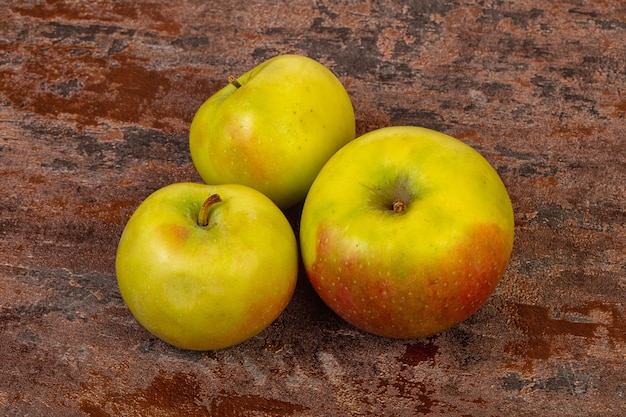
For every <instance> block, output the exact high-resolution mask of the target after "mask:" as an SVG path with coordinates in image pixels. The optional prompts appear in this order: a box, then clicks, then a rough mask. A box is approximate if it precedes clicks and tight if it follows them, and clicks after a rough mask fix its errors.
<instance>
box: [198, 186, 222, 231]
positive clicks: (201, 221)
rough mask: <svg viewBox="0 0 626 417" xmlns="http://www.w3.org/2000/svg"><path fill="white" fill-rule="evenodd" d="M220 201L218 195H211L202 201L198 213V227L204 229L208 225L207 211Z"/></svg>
mask: <svg viewBox="0 0 626 417" xmlns="http://www.w3.org/2000/svg"><path fill="white" fill-rule="evenodd" d="M220 201H222V199H221V198H220V196H219V194H211V195H210V196H209V198H207V199H206V200H204V203H203V204H202V207H200V212H199V213H198V226H201V227H206V226H208V225H209V211H210V210H211V206H213V204H216V203H219V202H220Z"/></svg>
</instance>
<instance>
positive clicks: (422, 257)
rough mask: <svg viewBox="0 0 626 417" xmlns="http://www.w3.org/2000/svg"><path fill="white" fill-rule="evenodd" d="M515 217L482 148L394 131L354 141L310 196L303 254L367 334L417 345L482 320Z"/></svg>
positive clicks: (311, 271) (333, 300)
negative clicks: (478, 316)
mask: <svg viewBox="0 0 626 417" xmlns="http://www.w3.org/2000/svg"><path fill="white" fill-rule="evenodd" d="M513 235H514V221H513V209H512V205H511V201H510V199H509V195H508V193H507V190H506V188H505V186H504V184H503V182H502V180H501V178H500V177H499V176H498V174H497V172H496V171H495V170H494V168H493V167H492V166H491V165H490V164H489V162H488V161H487V160H486V159H485V158H484V157H483V156H482V155H481V154H480V153H479V152H477V151H476V150H475V149H473V148H472V147H470V146H469V145H467V144H464V143H463V142H461V141H459V140H457V139H455V138H453V137H451V136H448V135H445V134H443V133H439V132H436V131H433V130H429V129H425V128H419V127H412V126H395V127H386V128H382V129H379V130H376V131H373V132H370V133H367V134H365V135H363V136H361V137H360V138H357V139H355V140H354V141H352V142H350V143H348V144H347V145H345V146H344V147H343V148H341V149H340V150H339V151H338V152H337V153H336V154H335V155H334V156H333V157H332V158H331V159H330V160H329V161H328V162H327V163H326V164H325V165H324V167H323V168H322V170H321V171H320V173H319V174H318V176H317V178H316V179H315V181H314V182H313V185H312V186H311V189H310V190H309V193H308V195H307V197H306V200H305V203H304V207H303V212H302V218H301V224H300V244H301V253H302V259H303V262H304V266H305V269H306V272H307V275H308V277H309V279H310V281H311V283H312V285H313V287H314V289H315V290H316V291H317V293H318V294H319V295H320V297H321V298H322V300H324V302H326V304H328V306H329V307H330V308H331V309H332V310H334V311H335V312H336V313H337V314H338V315H339V316H341V317H342V318H344V319H345V320H346V321H348V322H349V323H351V324H353V325H354V326H356V327H358V328H360V329H363V330H365V331H367V332H370V333H374V334H377V335H380V336H387V337H392V338H418V337H425V336H429V335H433V334H436V333H439V332H442V331H444V330H446V329H449V328H450V327H452V326H454V325H456V324H458V323H460V322H462V321H463V320H465V319H467V318H468V317H470V316H471V315H472V314H473V313H475V312H476V311H477V310H478V309H479V308H480V307H481V306H482V305H483V304H484V303H485V302H486V300H487V299H488V298H489V297H490V295H491V294H492V292H493V291H494V289H495V288H496V286H497V285H498V283H499V281H500V280H501V278H502V276H503V274H504V272H505V269H506V267H507V264H508V262H509V258H510V256H511V251H512V248H513V237H514V236H513Z"/></svg>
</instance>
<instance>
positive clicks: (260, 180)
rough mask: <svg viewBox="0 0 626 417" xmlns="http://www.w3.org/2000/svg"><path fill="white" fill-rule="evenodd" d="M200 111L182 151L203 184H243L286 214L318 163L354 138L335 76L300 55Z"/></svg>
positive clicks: (282, 59)
mask: <svg viewBox="0 0 626 417" xmlns="http://www.w3.org/2000/svg"><path fill="white" fill-rule="evenodd" d="M236 82H237V83H239V84H240V85H241V87H239V88H238V87H236V86H235V85H234V84H236V83H235V82H232V83H230V84H228V85H227V86H225V87H224V88H222V89H221V90H219V91H217V92H216V93H215V94H214V95H213V96H211V97H210V98H209V99H208V100H207V101H205V102H204V104H202V106H200V108H199V109H198V111H197V112H196V114H195V116H194V118H193V121H192V123H191V128H190V133H189V148H190V152H191V158H192V160H193V163H194V165H195V167H196V169H197V171H198V173H199V174H200V176H201V177H202V179H203V181H204V182H206V183H207V184H228V183H232V184H244V185H247V186H250V187H253V188H255V189H257V190H259V191H261V192H262V193H263V194H265V195H266V196H268V197H269V198H270V199H272V200H273V201H274V202H275V203H276V204H277V205H278V206H279V207H280V208H281V209H283V210H284V209H287V208H289V207H291V206H292V205H294V204H295V203H297V202H300V201H302V200H303V199H304V197H305V196H306V193H307V191H308V189H309V187H310V186H311V183H312V182H313V180H314V179H315V176H316V175H317V173H318V172H319V170H320V169H321V168H322V166H323V165H324V163H325V162H326V161H327V160H328V159H329V158H330V157H331V156H332V155H333V154H334V153H335V152H336V151H337V150H338V149H339V148H341V147H342V146H343V145H345V144H346V143H347V142H349V141H350V140H352V139H354V137H355V119H354V110H353V107H352V102H351V101H350V97H349V96H348V93H347V92H346V90H345V88H344V87H343V85H342V84H341V82H340V81H339V79H337V77H336V76H335V75H334V74H333V73H332V72H331V71H330V70H328V69H327V68H326V67H325V66H323V65H322V64H320V63H319V62H317V61H315V60H313V59H311V58H308V57H305V56H301V55H279V56H276V57H274V58H271V59H269V60H267V61H265V62H263V63H261V64H260V65H258V66H257V67H255V68H254V69H252V70H250V71H248V72H246V73H245V74H244V75H242V76H241V77H239V78H238V79H237V81H236Z"/></svg>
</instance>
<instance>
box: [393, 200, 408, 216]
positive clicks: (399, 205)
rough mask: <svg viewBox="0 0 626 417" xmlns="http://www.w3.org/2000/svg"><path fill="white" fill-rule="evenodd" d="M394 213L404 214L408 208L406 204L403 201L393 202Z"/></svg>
mask: <svg viewBox="0 0 626 417" xmlns="http://www.w3.org/2000/svg"><path fill="white" fill-rule="evenodd" d="M392 207H393V212H394V213H402V212H403V211H404V209H405V208H406V203H405V202H404V201H402V200H396V201H394V202H393V206H392Z"/></svg>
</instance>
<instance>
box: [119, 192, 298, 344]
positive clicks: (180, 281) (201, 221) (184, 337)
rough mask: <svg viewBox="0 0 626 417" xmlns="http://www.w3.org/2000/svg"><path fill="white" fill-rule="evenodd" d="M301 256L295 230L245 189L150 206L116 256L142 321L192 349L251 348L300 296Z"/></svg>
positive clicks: (156, 198) (122, 283) (158, 200)
mask: <svg viewBox="0 0 626 417" xmlns="http://www.w3.org/2000/svg"><path fill="white" fill-rule="evenodd" d="M298 256H299V254H298V248H297V243H296V237H295V234H294V232H293V229H292V228H291V225H290V224H289V222H288V221H287V219H286V218H285V216H284V214H283V213H282V211H280V209H279V208H278V207H277V206H276V205H275V204H274V203H273V202H272V201H271V200H270V199H269V198H267V197H266V196H264V195H263V194H261V193H260V192H258V191H256V190H254V189H252V188H249V187H246V186H243V185H237V184H234V185H228V184H226V185H219V186H210V185H206V184H196V183H176V184H171V185H168V186H166V187H163V188H161V189H159V190H157V191H155V192H154V193H152V194H151V195H150V196H148V198H146V199H145V200H144V201H143V202H142V203H141V204H140V205H139V207H138V208H137V209H136V211H135V212H134V213H133V215H132V216H131V217H130V219H129V220H128V223H127V224H126V227H125V228H124V231H123V233H122V236H121V238H120V242H119V245H118V250H117V255H116V264H115V268H116V273H117V282H118V286H119V289H120V293H121V295H122V298H123V300H124V302H125V303H126V305H127V306H128V308H129V309H130V311H131V312H132V314H133V315H134V316H135V318H136V319H137V321H138V322H139V323H140V324H141V325H142V326H143V327H145V328H146V329H147V330H148V331H149V332H150V333H152V334H154V335H155V336H157V337H159V338H160V339H162V340H163V341H165V342H167V343H169V344H171V345H174V346H177V347H179V348H182V349H189V350H214V349H220V348H224V347H228V346H232V345H235V344H237V343H240V342H243V341H245V340H247V339H249V338H251V337H253V336H255V335H256V334H258V333H259V332H261V331H262V330H264V329H265V328H266V327H268V326H269V325H270V324H271V323H272V322H273V321H274V320H275V319H276V318H277V317H278V316H279V315H280V314H281V312H282V311H283V310H284V309H285V307H286V306H287V304H288V303H289V301H290V300H291V297H292V295H293V292H294V289H295V284H296V279H297V274H298Z"/></svg>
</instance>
